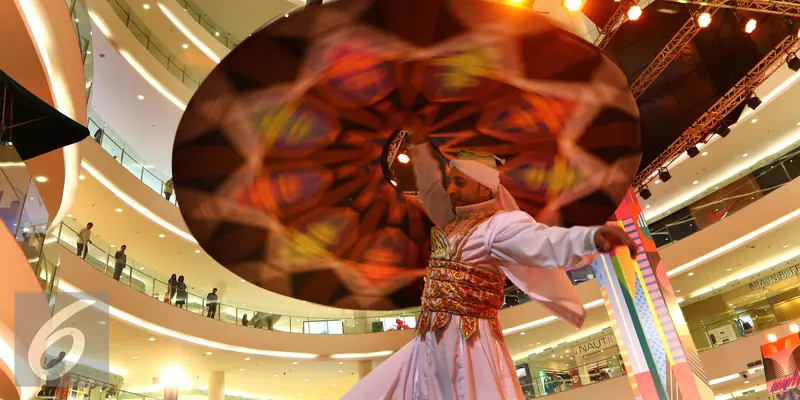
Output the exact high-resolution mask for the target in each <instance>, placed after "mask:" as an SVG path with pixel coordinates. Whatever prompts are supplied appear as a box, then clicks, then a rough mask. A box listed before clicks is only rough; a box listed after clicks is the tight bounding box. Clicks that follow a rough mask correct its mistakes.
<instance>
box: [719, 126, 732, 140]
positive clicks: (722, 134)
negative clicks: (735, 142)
mask: <svg viewBox="0 0 800 400" xmlns="http://www.w3.org/2000/svg"><path fill="white" fill-rule="evenodd" d="M729 133H731V128H728V127H727V126H726V125H722V126H721V127H720V128H719V129H718V130H717V135H719V136H720V137H721V138H723V139H724V138H726V137H728V134H729Z"/></svg>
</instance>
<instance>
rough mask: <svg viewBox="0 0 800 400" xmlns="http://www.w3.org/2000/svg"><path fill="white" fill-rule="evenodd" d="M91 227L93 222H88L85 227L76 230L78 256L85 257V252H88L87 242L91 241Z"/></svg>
mask: <svg viewBox="0 0 800 400" xmlns="http://www.w3.org/2000/svg"><path fill="white" fill-rule="evenodd" d="M92 227H94V224H93V223H91V222H89V223H88V224H86V228H83V229H82V230H81V231H80V232H78V257H81V258H82V259H84V260H85V259H86V254H88V253H89V244H90V243H92Z"/></svg>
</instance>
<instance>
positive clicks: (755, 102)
mask: <svg viewBox="0 0 800 400" xmlns="http://www.w3.org/2000/svg"><path fill="white" fill-rule="evenodd" d="M746 104H747V106H748V107H750V108H751V109H753V110H755V109H756V108H758V106H760V105H761V99H759V98H758V96H756V95H755V94H753V97H751V98H749V99H747V101H746Z"/></svg>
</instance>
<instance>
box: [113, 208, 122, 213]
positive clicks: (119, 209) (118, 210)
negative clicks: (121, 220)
mask: <svg viewBox="0 0 800 400" xmlns="http://www.w3.org/2000/svg"><path fill="white" fill-rule="evenodd" d="M114 211H116V212H122V209H121V208H118V209H116V210H114Z"/></svg>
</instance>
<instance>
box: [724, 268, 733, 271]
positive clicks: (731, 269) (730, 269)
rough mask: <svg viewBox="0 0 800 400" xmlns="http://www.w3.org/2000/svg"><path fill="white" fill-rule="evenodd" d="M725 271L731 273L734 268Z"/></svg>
mask: <svg viewBox="0 0 800 400" xmlns="http://www.w3.org/2000/svg"><path fill="white" fill-rule="evenodd" d="M725 271H727V272H731V271H733V268H728V269H726V270H725Z"/></svg>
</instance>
